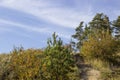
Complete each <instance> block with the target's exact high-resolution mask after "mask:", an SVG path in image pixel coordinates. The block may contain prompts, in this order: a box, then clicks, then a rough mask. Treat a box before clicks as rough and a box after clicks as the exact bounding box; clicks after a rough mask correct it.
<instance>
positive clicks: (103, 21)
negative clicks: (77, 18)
mask: <svg viewBox="0 0 120 80" xmlns="http://www.w3.org/2000/svg"><path fill="white" fill-rule="evenodd" d="M75 31H76V32H75V34H73V35H72V38H74V39H76V41H75V42H72V43H70V45H64V44H63V41H62V40H61V39H60V38H59V37H58V35H56V34H55V33H53V35H52V38H50V39H48V41H47V44H48V45H47V47H46V48H45V49H44V50H41V49H27V50H24V49H23V48H22V47H20V48H15V49H14V50H13V51H11V52H10V53H9V54H0V80H81V78H82V79H83V74H84V73H87V70H82V69H83V67H85V66H84V65H86V64H87V65H89V66H90V67H89V68H88V70H90V69H91V71H94V70H97V71H98V72H99V73H100V75H99V76H100V80H118V79H119V78H120V16H118V18H117V19H116V20H114V21H109V17H108V16H107V15H104V14H103V13H98V14H96V15H95V17H94V18H93V20H92V21H90V22H89V23H88V24H85V25H84V22H80V25H79V26H78V27H76V29H75ZM71 45H74V48H75V50H77V52H76V51H74V49H72V48H73V46H71ZM77 53H78V54H79V55H78V54H77ZM76 54H77V55H76ZM78 56H80V57H78ZM81 73H82V74H81ZM88 73H89V74H90V71H88ZM84 75H85V74H84ZM85 77H87V75H86V76H85ZM89 80H93V79H89ZM97 80H99V79H97Z"/></svg>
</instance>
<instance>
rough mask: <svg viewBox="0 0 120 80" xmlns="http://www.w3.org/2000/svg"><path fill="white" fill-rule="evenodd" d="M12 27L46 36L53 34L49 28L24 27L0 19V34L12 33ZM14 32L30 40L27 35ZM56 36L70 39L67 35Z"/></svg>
mask: <svg viewBox="0 0 120 80" xmlns="http://www.w3.org/2000/svg"><path fill="white" fill-rule="evenodd" d="M5 25H7V26H5ZM14 27H17V28H21V29H24V30H27V31H29V32H35V33H42V34H43V33H44V34H48V35H49V34H52V33H53V30H52V29H50V28H46V27H42V28H40V27H35V26H28V25H24V24H21V23H18V22H13V21H9V20H4V19H0V32H6V31H7V32H8V31H13V30H12V29H14ZM14 32H15V33H16V34H19V35H21V36H24V37H28V38H31V36H30V35H28V34H25V33H19V32H16V31H15V30H14ZM57 34H58V35H59V36H60V37H63V38H65V39H70V36H69V34H61V33H60V32H57Z"/></svg>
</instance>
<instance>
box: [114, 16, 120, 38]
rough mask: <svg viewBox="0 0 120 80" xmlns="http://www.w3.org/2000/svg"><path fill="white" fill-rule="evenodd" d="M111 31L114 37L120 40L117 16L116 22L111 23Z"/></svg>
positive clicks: (119, 25)
mask: <svg viewBox="0 0 120 80" xmlns="http://www.w3.org/2000/svg"><path fill="white" fill-rule="evenodd" d="M113 30H114V32H115V37H116V38H117V39H120V16H118V18H117V20H115V21H113Z"/></svg>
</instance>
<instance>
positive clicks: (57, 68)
mask: <svg viewBox="0 0 120 80" xmlns="http://www.w3.org/2000/svg"><path fill="white" fill-rule="evenodd" d="M52 38H53V39H49V40H48V46H47V48H46V49H45V55H46V59H45V60H46V62H45V63H46V69H47V70H46V73H44V74H45V77H46V79H47V80H71V79H72V78H71V77H74V76H73V75H74V74H73V73H74V71H75V70H74V69H73V68H74V64H75V63H74V60H73V56H72V54H71V51H70V50H69V49H68V48H66V47H64V45H63V43H62V40H61V39H60V38H59V39H58V36H57V35H56V34H55V33H54V34H53V37H52ZM70 74H73V75H71V76H69V75H70Z"/></svg>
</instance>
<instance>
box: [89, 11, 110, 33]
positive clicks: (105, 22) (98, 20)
mask: <svg viewBox="0 0 120 80" xmlns="http://www.w3.org/2000/svg"><path fill="white" fill-rule="evenodd" d="M89 27H90V28H91V30H92V31H93V32H95V31H98V30H99V31H101V30H105V31H106V30H109V31H110V32H111V25H110V21H109V18H108V17H107V16H106V15H104V14H103V13H97V14H96V15H95V17H94V18H93V20H92V21H91V22H89Z"/></svg>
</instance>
